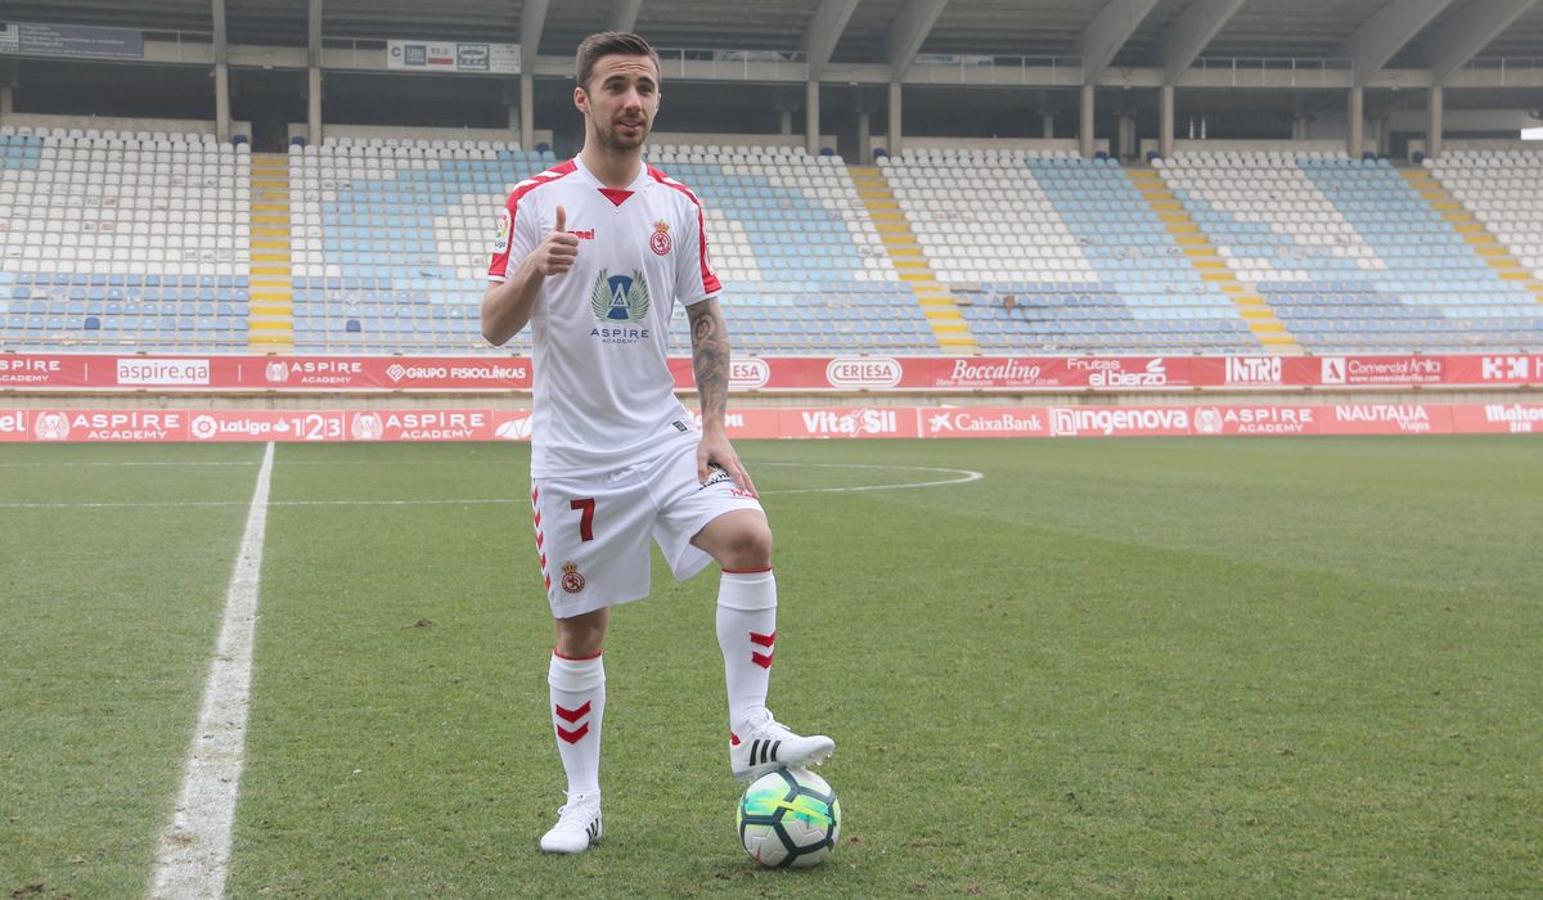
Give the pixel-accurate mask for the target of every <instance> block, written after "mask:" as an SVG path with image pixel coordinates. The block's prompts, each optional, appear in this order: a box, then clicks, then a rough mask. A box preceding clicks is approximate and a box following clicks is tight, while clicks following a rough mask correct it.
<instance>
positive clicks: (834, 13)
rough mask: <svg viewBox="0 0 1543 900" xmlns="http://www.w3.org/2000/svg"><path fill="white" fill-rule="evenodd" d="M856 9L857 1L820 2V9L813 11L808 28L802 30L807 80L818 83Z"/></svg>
mask: <svg viewBox="0 0 1543 900" xmlns="http://www.w3.org/2000/svg"><path fill="white" fill-rule="evenodd" d="M855 9H857V0H820V8H819V9H816V10H815V11H814V18H812V19H810V20H809V27H808V28H807V29H805V30H804V40H803V43H802V44H801V47H802V48H803V51H804V55H805V56H806V57H808V60H809V80H810V81H819V80H820V76H822V75H824V74H825V67H826V66H827V65H829V64H830V56H831V54H832V53H835V52H836V44H837V43H838V42H840V40H841V33H842V32H843V31H846V27H847V22H848V21H849V20H850V19H851V18H852V12H853V10H855Z"/></svg>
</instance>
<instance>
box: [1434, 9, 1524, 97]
mask: <svg viewBox="0 0 1543 900" xmlns="http://www.w3.org/2000/svg"><path fill="white" fill-rule="evenodd" d="M1537 5H1538V0H1477V2H1475V3H1471V4H1469V5H1468V6H1466V7H1464V8H1463V10H1462V11H1461V12H1460V13H1458V14H1457V15H1456V16H1455V17H1453V18H1452V19H1451V20H1450V21H1448V22H1447V23H1446V27H1444V28H1442V30H1441V40H1439V41H1436V40H1432V41H1431V46H1432V47H1433V48H1434V49H1433V51H1432V53H1431V60H1430V64H1431V66H1430V67H1431V78H1432V80H1434V81H1435V83H1436V84H1444V83H1445V82H1446V80H1447V79H1448V78H1450V77H1452V73H1453V72H1456V71H1457V70H1458V69H1461V68H1462V67H1463V66H1466V65H1468V63H1469V62H1470V61H1472V59H1473V58H1474V57H1475V56H1477V55H1478V54H1479V52H1480V51H1482V50H1483V49H1484V48H1485V47H1488V46H1489V45H1490V43H1491V42H1492V41H1494V40H1495V38H1497V37H1500V34H1501V32H1503V31H1505V30H1506V29H1507V28H1509V27H1511V23H1512V22H1515V21H1516V20H1517V19H1519V18H1521V16H1522V13H1525V12H1527V11H1528V10H1530V9H1532V8H1533V7H1534V6H1537Z"/></svg>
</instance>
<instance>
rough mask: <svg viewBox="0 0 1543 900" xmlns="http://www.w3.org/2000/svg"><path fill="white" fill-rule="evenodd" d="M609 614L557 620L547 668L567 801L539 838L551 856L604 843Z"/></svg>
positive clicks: (595, 612)
mask: <svg viewBox="0 0 1543 900" xmlns="http://www.w3.org/2000/svg"><path fill="white" fill-rule="evenodd" d="M609 621H610V610H609V609H599V610H595V611H594V612H590V613H585V614H583V615H579V616H574V617H572V618H568V619H556V620H554V622H555V627H556V631H557V646H556V648H555V649H553V651H552V660H551V664H550V667H549V668H548V670H547V684H548V686H549V687H550V690H551V699H552V707H551V712H552V730H553V732H554V733H555V734H556V736H557V755H558V756H559V757H560V758H561V759H562V763H563V771H564V772H565V773H566V774H567V776H568V802H567V803H564V804H563V806H562V808H561V809H559V810H558V811H557V824H556V825H555V826H553V827H552V829H551V830H550V831H548V832H547V833H546V834H544V835H542V836H541V849H542V850H544V851H546V852H548V853H582V852H583V851H585V850H588V849H589V848H590V846H591V845H592V844H595V843H597V842H598V841H599V840H600V832H601V825H600V725H601V721H602V719H603V718H604V715H605V664H604V661H603V659H602V657H601V647H602V646H603V644H604V642H605V631H606V626H607V624H608V623H609Z"/></svg>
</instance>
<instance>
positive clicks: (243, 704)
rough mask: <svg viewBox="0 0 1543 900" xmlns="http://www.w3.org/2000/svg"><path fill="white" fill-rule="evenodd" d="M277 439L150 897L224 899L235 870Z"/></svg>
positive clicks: (261, 480)
mask: <svg viewBox="0 0 1543 900" xmlns="http://www.w3.org/2000/svg"><path fill="white" fill-rule="evenodd" d="M272 477H273V444H271V443H270V444H268V446H267V448H266V449H265V450H264V451H263V461H262V468H260V469H258V471H257V487H256V489H255V490H253V492H252V506H251V511H250V512H248V513H247V517H246V531H245V532H244V533H243V534H242V536H241V549H240V550H239V551H238V552H237V554H236V566H235V570H234V571H232V572H231V575H230V587H229V589H228V590H227V591H226V594H225V617H224V620H223V621H222V623H221V625H220V637H219V642H218V643H217V644H216V646H215V651H214V660H213V661H212V662H211V663H210V664H209V681H208V682H207V684H205V686H204V699H203V708H202V709H201V710H200V712H199V714H198V724H197V726H196V727H195V728H194V731H193V742H192V745H191V746H190V747H189V748H188V756H187V768H186V774H185V776H184V778H183V781H182V792H181V793H180V794H179V795H178V797H177V808H176V810H175V812H173V813H172V818H171V822H170V824H168V825H167V826H166V830H165V831H163V832H161V839H160V842H159V843H158V845H157V847H156V854H155V869H154V872H153V874H152V875H151V882H150V896H152V897H156V898H163V897H189V898H192V897H203V898H207V897H220V896H223V895H224V893H225V877H226V875H228V874H229V872H230V834H231V826H232V824H233V823H234V822H235V817H236V791H237V788H238V787H239V786H240V782H241V765H242V761H243V759H244V758H245V748H246V719H247V705H248V701H249V700H250V697H251V686H252V638H253V634H254V632H255V631H256V629H257V598H258V590H259V587H260V584H261V580H260V579H261V574H262V561H263V536H264V533H265V531H266V530H267V525H268V486H269V484H270V483H271V481H272Z"/></svg>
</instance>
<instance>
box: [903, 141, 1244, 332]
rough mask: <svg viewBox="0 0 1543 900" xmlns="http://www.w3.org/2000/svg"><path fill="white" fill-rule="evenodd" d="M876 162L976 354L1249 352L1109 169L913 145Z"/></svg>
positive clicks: (1223, 309)
mask: <svg viewBox="0 0 1543 900" xmlns="http://www.w3.org/2000/svg"><path fill="white" fill-rule="evenodd" d="M881 166H882V167H883V168H884V170H885V172H886V174H887V175H888V177H889V178H890V180H891V182H892V183H893V184H894V185H895V186H896V187H895V194H896V197H897V198H898V199H899V201H900V205H901V209H903V210H904V211H905V212H906V214H907V216H908V217H909V218H910V220H911V222H912V225H913V228H914V229H915V231H916V233H917V236H918V240H919V241H920V243H921V245H922V247H923V249H924V251H925V252H926V253H927V255H928V257H929V258H930V259H931V260H932V263H933V268H934V269H935V270H937V272H938V277H939V280H941V281H943V282H944V283H947V284H949V285H950V286H951V287H952V288H953V291H954V293H955V295H956V296H960V297H961V298H963V299H965V300H966V301H968V302H967V305H965V306H963V312H964V316H965V320H966V321H967V322H968V323H969V325H970V329H971V332H972V333H973V334H974V335H975V338H976V340H977V342H978V343H979V344H980V345H981V347H982V348H983V349H986V350H991V351H1016V352H1022V351H1025V350H1038V351H1045V352H1060V351H1067V352H1089V351H1116V352H1117V351H1129V350H1134V349H1143V350H1154V351H1161V352H1167V353H1173V352H1209V351H1228V350H1245V351H1246V350H1257V349H1258V348H1259V345H1258V342H1257V341H1256V340H1255V339H1254V338H1253V336H1252V335H1251V334H1250V333H1249V331H1248V328H1247V325H1246V324H1245V323H1244V321H1243V319H1242V318H1241V316H1240V315H1239V313H1238V310H1237V307H1236V306H1235V305H1234V304H1233V303H1232V301H1231V300H1230V299H1228V297H1227V295H1226V294H1224V293H1223V292H1222V291H1221V290H1220V289H1219V288H1218V287H1217V286H1216V285H1215V284H1213V283H1210V282H1207V281H1205V280H1204V279H1203V278H1202V277H1201V275H1200V273H1199V272H1197V271H1196V270H1195V269H1194V268H1193V267H1192V266H1191V265H1190V263H1189V260H1188V258H1187V257H1186V256H1185V255H1184V254H1183V253H1182V251H1181V250H1180V248H1179V246H1178V245H1177V244H1176V243H1175V242H1174V239H1173V237H1172V235H1170V234H1169V233H1168V232H1167V230H1166V229H1165V228H1164V227H1163V223H1162V222H1161V221H1160V220H1159V219H1158V217H1157V214H1156V213H1155V212H1154V211H1153V210H1152V209H1151V208H1150V207H1149V206H1148V205H1147V204H1146V202H1145V201H1144V200H1143V199H1142V197H1141V195H1140V193H1139V192H1138V191H1137V190H1136V188H1135V187H1134V186H1133V185H1132V184H1131V182H1130V179H1129V178H1128V177H1126V174H1125V172H1124V171H1123V170H1122V169H1121V168H1120V167H1119V165H1118V164H1117V163H1115V162H1113V161H1110V160H1084V159H1082V158H1080V157H1077V156H1075V155H1074V154H1071V153H1045V154H1026V153H1021V152H1010V151H990V150H983V151H969V152H963V151H954V150H922V151H917V152H911V151H907V153H906V154H905V155H904V156H902V157H901V158H900V159H897V160H890V161H885V162H883V163H881Z"/></svg>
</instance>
